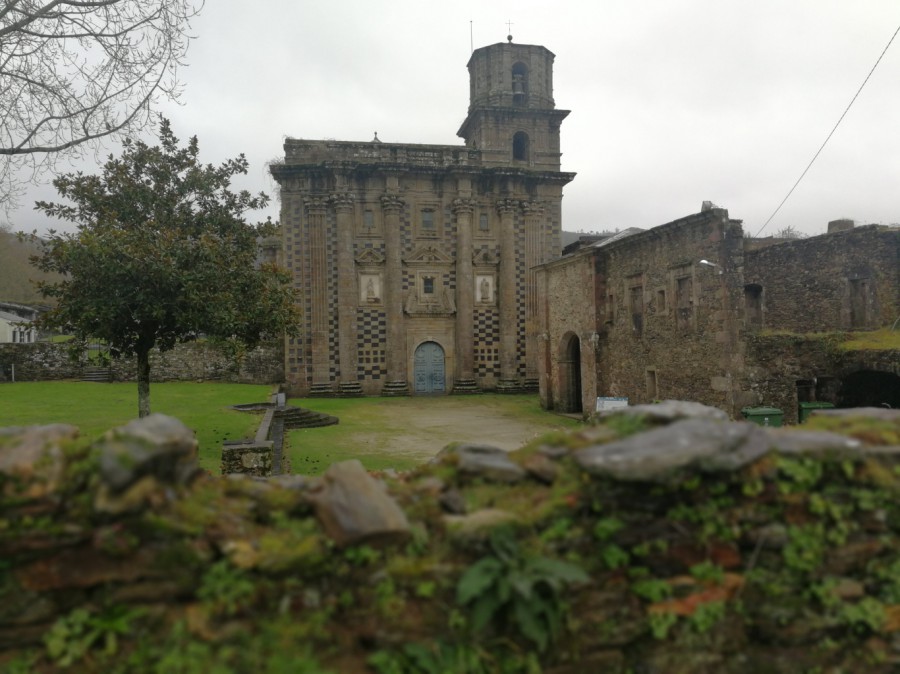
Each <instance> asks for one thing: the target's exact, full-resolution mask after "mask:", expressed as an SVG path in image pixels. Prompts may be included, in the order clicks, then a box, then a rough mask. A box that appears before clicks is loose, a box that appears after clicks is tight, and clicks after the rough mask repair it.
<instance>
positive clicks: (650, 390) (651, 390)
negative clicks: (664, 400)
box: [644, 367, 659, 402]
mask: <svg viewBox="0 0 900 674" xmlns="http://www.w3.org/2000/svg"><path fill="white" fill-rule="evenodd" d="M644 382H645V383H646V385H647V400H648V401H649V402H653V401H655V400H659V380H658V379H657V377H656V368H653V367H648V368H647V369H646V370H645V371H644Z"/></svg>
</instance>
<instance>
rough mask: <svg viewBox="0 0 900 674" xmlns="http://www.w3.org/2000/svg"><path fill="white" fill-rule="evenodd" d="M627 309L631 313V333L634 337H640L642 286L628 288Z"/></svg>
mask: <svg viewBox="0 0 900 674" xmlns="http://www.w3.org/2000/svg"><path fill="white" fill-rule="evenodd" d="M636 280H637V279H636ZM628 308H629V310H630V311H631V329H632V332H633V334H634V336H635V337H640V336H641V335H642V334H643V331H644V286H642V285H632V286H630V287H629V288H628Z"/></svg>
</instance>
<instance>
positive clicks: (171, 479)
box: [97, 414, 198, 491]
mask: <svg viewBox="0 0 900 674" xmlns="http://www.w3.org/2000/svg"><path fill="white" fill-rule="evenodd" d="M97 448H98V450H99V451H100V476H101V477H102V479H103V482H104V484H105V485H106V486H108V487H109V488H110V489H111V490H113V491H121V490H123V489H125V488H126V487H128V486H129V485H131V484H133V483H134V482H137V480H139V479H140V478H142V477H144V476H145V475H152V476H153V477H154V478H156V479H157V480H158V481H159V482H160V483H162V484H172V485H177V484H185V483H187V482H188V481H189V480H190V479H191V478H192V477H193V476H194V475H195V474H196V472H197V470H198V468H197V440H196V439H195V438H194V432H193V431H192V430H191V429H190V428H188V427H187V426H185V425H184V424H183V423H181V422H180V421H179V420H178V419H175V418H173V417H169V416H166V415H164V414H151V415H150V416H147V417H144V418H143V419H135V420H134V421H131V422H129V423H127V424H125V425H124V426H120V427H119V428H114V429H112V430H111V431H109V432H108V433H107V434H106V435H105V436H104V437H103V438H102V439H101V440H100V441H99V442H98V443H97Z"/></svg>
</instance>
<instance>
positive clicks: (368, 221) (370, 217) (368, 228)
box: [363, 209, 375, 234]
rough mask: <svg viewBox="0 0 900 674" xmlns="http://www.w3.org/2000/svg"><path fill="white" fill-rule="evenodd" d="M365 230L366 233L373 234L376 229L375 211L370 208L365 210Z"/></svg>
mask: <svg viewBox="0 0 900 674" xmlns="http://www.w3.org/2000/svg"><path fill="white" fill-rule="evenodd" d="M363 231H365V233H366V234H371V233H372V232H373V231H375V213H374V212H373V211H370V210H369V209H366V210H365V211H363Z"/></svg>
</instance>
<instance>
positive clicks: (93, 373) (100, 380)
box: [81, 367, 113, 384]
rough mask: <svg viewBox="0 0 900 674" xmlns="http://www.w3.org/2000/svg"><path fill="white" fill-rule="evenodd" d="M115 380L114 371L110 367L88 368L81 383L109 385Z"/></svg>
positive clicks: (82, 376) (85, 369)
mask: <svg viewBox="0 0 900 674" xmlns="http://www.w3.org/2000/svg"><path fill="white" fill-rule="evenodd" d="M112 380H113V373H112V369H111V368H108V367H86V368H84V372H83V373H82V375H81V381H87V382H94V383H97V384H108V383H109V382H111V381H112Z"/></svg>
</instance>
